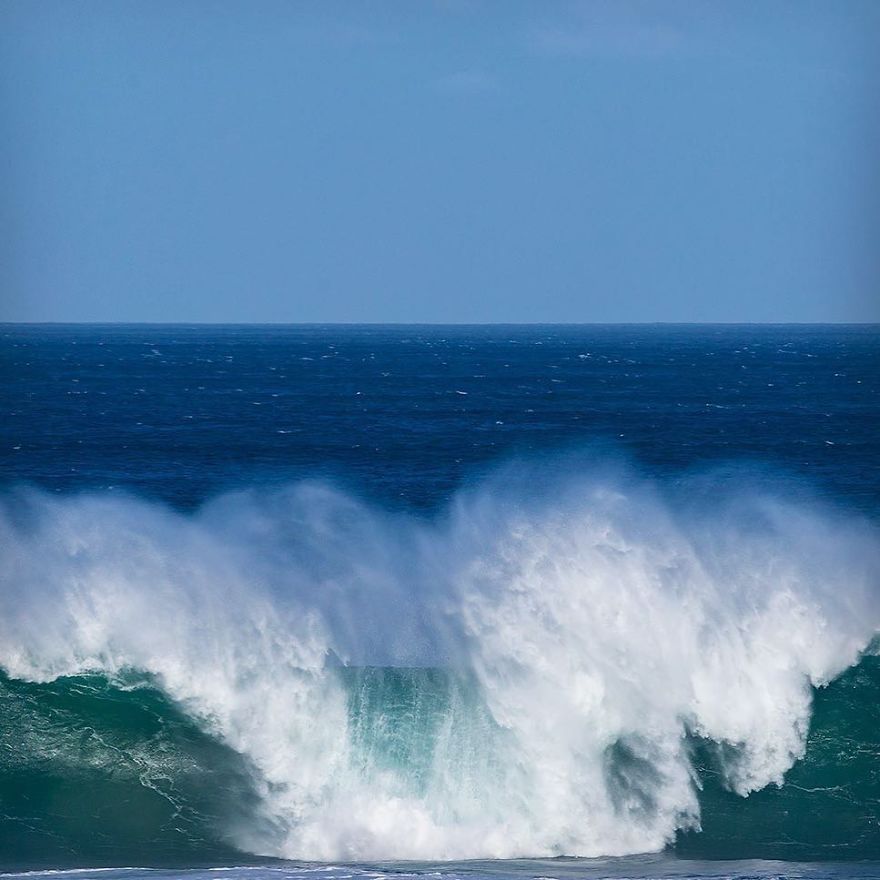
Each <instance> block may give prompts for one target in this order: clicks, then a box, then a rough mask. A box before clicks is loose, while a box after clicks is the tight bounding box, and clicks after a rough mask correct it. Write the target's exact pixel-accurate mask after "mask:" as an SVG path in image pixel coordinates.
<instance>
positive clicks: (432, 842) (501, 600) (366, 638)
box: [0, 464, 880, 864]
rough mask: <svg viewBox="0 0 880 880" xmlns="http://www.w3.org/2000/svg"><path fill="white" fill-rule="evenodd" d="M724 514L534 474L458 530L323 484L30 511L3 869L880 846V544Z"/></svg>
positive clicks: (472, 493) (756, 492) (751, 506)
mask: <svg viewBox="0 0 880 880" xmlns="http://www.w3.org/2000/svg"><path fill="white" fill-rule="evenodd" d="M722 485H723V484H722V483H721V482H720V481H719V480H713V479H710V478H706V479H703V480H698V479H694V480H691V481H689V482H688V483H687V484H684V483H682V482H681V481H680V482H679V483H678V484H676V485H675V486H672V485H658V484H653V483H650V482H648V481H645V480H642V479H640V478H638V477H636V476H634V475H633V474H632V473H627V472H625V471H624V470H623V469H607V468H604V469H599V468H594V469H592V471H588V472H585V471H584V470H583V469H580V468H572V467H570V466H569V465H567V464H560V465H559V466H556V467H549V466H548V467H541V468H536V467H514V466H511V467H509V468H507V469H506V470H504V471H501V472H499V473H497V474H496V475H495V476H494V477H492V478H491V479H488V480H485V481H484V482H483V483H482V484H480V485H479V486H476V487H474V488H473V489H471V490H469V491H464V492H461V493H459V495H458V496H457V497H456V498H455V499H454V500H453V502H452V503H451V504H450V505H449V507H448V508H447V509H446V510H445V511H444V512H443V513H441V514H440V515H438V516H436V517H435V518H433V519H426V518H420V517H417V516H413V515H406V514H393V513H388V512H386V511H384V510H381V509H377V508H374V507H371V506H370V505H368V504H366V503H363V502H361V501H359V500H358V499H356V498H354V497H351V496H350V495H348V494H346V493H344V492H342V491H339V490H337V489H334V488H333V487H331V486H328V485H326V484H320V483H308V482H306V483H300V484H296V485H293V486H290V487H288V488H286V489H284V490H276V491H271V492H266V491H261V492H256V491H253V492H239V493H234V494H228V495H225V496H222V497H220V498H218V499H216V500H214V501H212V502H210V503H208V504H206V505H205V506H203V507H202V508H201V509H200V510H199V511H197V512H196V513H194V514H191V515H185V514H181V513H178V512H174V511H172V510H171V509H169V508H166V507H163V506H161V505H158V504H154V503H149V502H145V501H142V500H138V499H135V498H125V497H119V496H118V495H114V496H112V497H111V496H109V495H103V496H102V495H80V496H72V497H71V496H67V497H49V496H47V495H43V494H39V493H33V492H17V493H14V494H11V495H8V496H7V497H6V498H5V500H4V501H3V506H2V515H0V542H2V547H3V553H2V583H3V590H2V605H0V666H2V668H3V670H5V673H6V675H5V677H4V678H3V680H2V683H0V684H2V690H0V697H2V701H3V706H4V716H3V717H4V719H5V725H4V732H3V736H4V748H3V768H2V789H0V791H2V798H3V807H4V811H5V812H6V813H7V814H9V815H10V816H11V817H12V819H13V820H14V821H15V822H17V823H19V825H18V827H19V828H20V829H24V830H19V831H8V832H6V833H7V834H9V835H12V838H9V839H7V841H6V843H7V844H8V845H9V846H11V847H13V849H9V850H8V851H9V852H13V850H14V848H15V847H19V848H23V849H21V851H22V856H21V858H22V859H23V860H24V859H25V858H26V856H27V854H28V852H30V851H29V850H27V847H29V846H31V847H32V848H33V851H36V850H37V848H38V847H37V844H36V843H35V842H34V841H38V840H42V841H43V847H44V849H43V850H42V851H43V852H46V851H48V850H46V849H45V847H46V846H47V845H48V846H49V847H50V848H51V845H54V844H47V843H46V840H47V838H46V837H45V835H44V834H43V833H42V831H43V830H44V829H51V830H52V833H53V834H54V835H55V839H56V842H57V845H58V847H59V848H60V850H63V851H64V852H66V853H67V862H68V864H69V861H70V858H71V857H75V858H80V859H82V860H84V861H90V862H92V863H94V862H95V860H96V859H102V858H103V859H105V860H107V861H108V862H111V861H116V862H117V863H118V862H119V860H120V859H121V858H123V857H132V858H133V856H132V855H131V854H132V853H133V852H135V851H136V847H137V846H142V847H144V848H145V849H144V851H145V852H151V853H152V854H153V855H152V857H151V859H152V861H155V860H156V859H157V858H160V857H164V855H163V853H164V854H167V856H168V857H169V858H173V857H175V856H176V855H178V854H180V853H188V854H189V855H190V856H192V854H196V855H198V854H200V853H201V854H204V857H205V858H208V857H209V856H210V858H213V859H215V860H216V859H218V858H221V854H222V852H224V849H223V847H226V848H227V850H225V851H227V852H229V853H231V852H233V851H234V850H238V851H244V852H249V853H254V854H261V855H271V856H280V857H287V858H297V859H315V860H329V859H332V860H339V859H351V860H373V859H410V858H412V859H462V858H477V857H493V858H508V857H519V856H553V855H561V854H566V855H578V856H597V855H617V854H627V853H636V852H645V851H651V850H659V849H662V848H663V847H665V846H667V845H669V844H670V843H673V842H674V841H676V840H677V841H678V844H677V845H678V846H679V847H681V848H682V849H683V851H694V852H697V851H699V852H700V853H701V854H703V855H705V854H706V853H705V851H704V850H705V848H706V847H709V848H711V847H712V846H718V847H721V849H724V847H727V849H726V850H725V852H733V851H734V850H736V848H737V846H741V847H742V849H743V850H745V851H747V850H748V845H747V843H746V844H743V841H742V840H739V841H738V840H737V837H736V832H735V830H734V828H733V827H728V824H727V819H726V818H725V817H728V818H730V819H731V821H733V822H740V821H741V816H742V809H744V808H748V809H749V810H750V809H751V805H752V804H753V803H757V807H756V812H757V813H758V815H761V816H763V818H762V819H761V820H760V821H759V822H757V823H755V824H754V829H755V835H756V837H755V838H754V840H753V843H752V849H754V848H755V847H756V846H760V836H761V834H762V833H764V832H768V833H769V832H770V831H771V830H773V829H775V828H776V826H778V830H779V834H780V835H784V834H787V833H789V832H790V831H791V829H794V831H795V832H797V831H798V827H799V826H796V825H791V826H789V825H786V823H787V822H789V818H786V817H790V815H791V812H792V810H791V807H792V800H794V801H797V802H798V803H801V802H803V803H804V804H806V805H809V806H810V808H814V807H815V805H816V803H820V804H821V803H824V799H826V798H832V799H833V798H838V800H834V801H833V802H834V804H835V807H834V809H835V810H837V809H838V807H839V806H840V804H845V805H846V804H849V805H850V806H851V807H852V810H851V812H853V813H854V815H855V814H858V816H859V817H861V819H860V821H861V825H860V827H861V828H862V829H863V830H864V834H865V835H866V836H864V838H863V839H862V840H861V844H860V843H859V841H856V840H855V838H854V837H853V831H852V827H851V826H850V827H849V828H848V830H846V831H845V832H844V830H843V829H840V834H841V840H842V841H844V842H847V843H849V844H851V845H854V846H859V845H862V846H863V849H864V847H868V848H869V849H870V848H871V847H874V850H873V851H874V852H876V851H877V850H880V846H878V842H877V834H876V831H874V830H873V828H874V827H875V826H876V822H874V823H873V825H872V822H871V820H870V816H869V815H868V812H870V810H869V808H868V806H867V805H868V804H870V803H872V802H876V798H877V793H878V789H877V788H876V787H875V785H874V776H875V775H876V771H874V770H871V771H870V772H867V771H866V769H865V767H864V766H862V764H860V763H859V762H863V761H864V760H866V758H865V755H866V753H867V752H868V751H869V750H870V749H871V748H874V745H873V740H872V738H873V739H876V734H875V731H876V730H877V727H876V725H873V726H872V725H869V724H867V722H866V721H865V719H866V718H868V714H869V712H868V714H866V711H867V710H866V707H865V705H864V704H863V698H864V699H865V700H867V701H868V703H869V704H870V705H876V703H877V701H876V699H875V698H876V695H877V693H878V690H877V689H878V687H880V679H878V672H877V668H876V663H875V661H874V659H873V657H867V658H865V659H863V658H864V655H865V653H866V652H868V653H870V651H869V647H870V644H871V641H872V639H873V637H874V634H875V632H876V631H877V628H878V623H880V593H878V575H880V540H878V530H877V528H876V526H875V525H872V524H870V523H868V522H865V521H861V520H858V519H855V518H852V517H850V516H849V515H847V514H844V513H843V512H841V511H839V510H836V509H833V508H831V507H829V506H827V505H824V504H823V503H821V502H819V501H811V500H807V499H805V498H804V497H803V495H800V496H798V497H796V498H792V497H785V496H784V495H782V494H774V493H773V492H772V491H770V490H768V489H766V488H765V487H764V488H762V487H760V486H759V485H758V484H756V483H750V482H749V481H747V480H745V478H743V479H742V480H740V481H739V487H740V488H738V489H732V488H727V489H720V488H719V487H720V486H722ZM728 485H729V483H728ZM860 660H861V661H862V662H861V664H860V665H859V666H857V667H856V669H855V670H854V671H851V672H849V673H847V675H846V676H844V677H843V678H840V679H839V680H838V681H836V682H834V684H832V685H831V686H830V687H829V688H828V689H827V690H824V691H823V690H819V691H818V692H817V690H816V689H822V688H824V687H825V686H826V685H828V684H829V683H830V682H833V681H834V680H835V679H837V678H838V676H840V675H841V673H843V672H844V671H845V670H847V669H849V668H850V667H853V666H854V665H855V664H857V663H859V661H860ZM814 701H815V702H817V703H818V704H819V707H820V709H821V712H819V713H817V721H816V723H815V724H814V725H813V733H812V734H810V722H811V717H812V711H813V704H814ZM853 701H856V705H850V703H852V702H853ZM860 713H861V714H860ZM820 717H821V719H822V723H821V724H819V723H818V722H819V719H820ZM859 719H861V721H860V720H859ZM817 725H818V726H817ZM853 725H855V727H854V726H853ZM817 730H818V731H819V733H818V736H819V739H818V740H817V739H816V736H817V733H816V731H817ZM809 736H812V739H809V740H808V737H809ZM808 742H809V746H808ZM871 757H872V758H873V754H872V755H871ZM796 762H797V766H796V767H795V769H794V770H793V771H792V774H793V778H794V776H797V778H798V779H799V780H800V782H798V783H797V785H798V788H797V789H795V788H794V787H793V786H792V785H791V784H789V785H786V786H783V787H782V788H778V789H776V788H775V786H779V785H781V784H782V783H783V778H784V775H785V774H786V773H787V772H788V771H789V770H791V768H792V767H793V765H795V764H796ZM854 768H855V769H854ZM847 774H849V775H847ZM817 780H818V784H816V785H813V784H812V783H813V782H816V781H817ZM802 783H804V784H802ZM768 786H769V787H770V790H767V788H768ZM774 789H775V794H774ZM803 789H813V790H812V791H803ZM16 792H18V793H19V794H18V795H16V794H15V793H16ZM753 793H759V794H757V795H755V794H753ZM746 795H751V796H750V797H749V798H748V799H747V800H743V797H744V796H746ZM774 798H775V800H774ZM123 803H125V804H128V806H126V807H120V806H119V804H123ZM701 803H702V807H703V810H702V813H701ZM829 803H831V801H829ZM805 809H806V808H805ZM871 809H873V808H871ZM786 811H787V812H786ZM874 812H876V810H874ZM783 813H785V816H783V815H782V814H783ZM795 813H796V814H797V810H795ZM844 813H846V809H844V810H843V811H840V812H838V815H840V816H843V815H844ZM846 815H849V813H846ZM737 816H740V819H737V818H736V817H737ZM774 817H775V818H774ZM841 821H843V819H841ZM854 821H855V820H854ZM774 822H776V825H774ZM701 823H702V824H703V825H705V826H706V828H707V830H708V831H709V832H710V833H709V835H708V837H707V835H705V834H704V835H700V834H698V833H697V832H698V830H699V828H700V826H701ZM780 823H781V824H780ZM832 824H833V823H832ZM745 825H746V826H747V825H748V821H746V822H745ZM801 827H802V826H801ZM823 828H824V831H825V837H820V838H816V839H817V840H820V841H821V840H825V841H826V842H827V844H828V847H829V848H830V849H829V851H831V850H833V848H834V846H835V845H836V843H837V842H840V841H838V840H837V838H835V836H834V828H833V827H829V825H828V823H825V824H824V825H823ZM786 829H789V831H786ZM773 833H776V832H775V830H774V831H773ZM13 838H14V839H13ZM780 839H781V838H780ZM712 841H714V843H712ZM792 842H793V844H796V843H797V840H795V839H794V838H792ZM783 843H784V841H783ZM65 847H66V849H65ZM102 847H103V849H102ZM126 847H128V849H126V850H125V852H122V851H121V850H120V848H122V849H125V848H126ZM71 853H75V856H71ZM741 854H742V853H741ZM745 854H748V853H745ZM750 854H752V855H756V854H759V853H756V852H751V853H750ZM801 855H802V853H801ZM129 863H131V862H129Z"/></svg>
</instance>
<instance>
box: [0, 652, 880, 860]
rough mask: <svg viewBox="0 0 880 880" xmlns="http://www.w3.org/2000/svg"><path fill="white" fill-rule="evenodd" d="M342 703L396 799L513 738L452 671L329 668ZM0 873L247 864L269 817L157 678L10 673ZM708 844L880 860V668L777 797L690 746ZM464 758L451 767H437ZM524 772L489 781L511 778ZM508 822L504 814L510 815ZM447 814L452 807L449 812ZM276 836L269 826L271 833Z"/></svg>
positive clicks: (817, 711) (645, 788)
mask: <svg viewBox="0 0 880 880" xmlns="http://www.w3.org/2000/svg"><path fill="white" fill-rule="evenodd" d="M331 674H332V675H334V676H337V677H338V678H339V680H340V681H341V683H342V684H343V686H344V689H345V692H346V695H347V706H348V717H349V730H350V734H351V743H352V747H351V749H350V751H349V758H348V760H349V761H350V763H351V764H352V767H350V768H349V769H350V770H352V771H353V772H356V773H357V774H358V776H359V778H360V779H361V781H365V782H369V780H370V779H373V780H375V781H376V782H377V784H379V778H380V777H381V778H382V783H381V784H382V785H383V786H384V787H385V791H386V795H387V777H388V776H389V775H390V776H393V777H394V778H395V780H396V784H397V785H398V786H399V792H400V795H401V796H402V797H407V796H409V797H422V798H424V797H426V796H427V795H428V790H429V789H430V788H431V786H435V785H436V782H437V778H438V774H440V775H443V774H452V775H453V776H454V775H456V774H458V775H459V776H460V777H461V778H466V777H468V776H469V775H470V774H471V771H473V770H474V766H471V767H470V768H468V767H463V766H461V763H462V762H465V763H466V762H467V761H471V762H472V764H473V765H475V764H480V765H481V766H480V768H479V769H480V772H481V773H485V772H487V771H486V767H485V766H484V765H485V763H486V761H487V760H488V762H489V763H490V764H491V763H492V762H493V761H496V762H500V761H501V760H502V759H503V755H504V751H503V738H504V735H505V734H504V730H503V729H501V728H500V727H499V726H498V725H497V724H496V723H495V722H494V721H493V720H492V719H491V717H490V715H489V713H488V712H487V710H486V708H485V705H484V704H483V702H482V700H481V698H480V695H479V690H478V689H477V688H476V686H475V684H474V683H473V682H472V681H469V680H467V679H463V678H460V677H458V676H455V675H452V674H450V673H449V672H446V671H444V670H441V669H398V668H387V669H382V668H376V667H368V668H347V667H343V668H340V669H337V670H334V671H333V672H332V673H331ZM0 712H2V717H3V719H4V723H3V727H2V731H0V756H2V758H0V809H2V812H3V814H4V821H3V822H0V854H2V855H0V864H2V867H3V868H5V869H15V868H20V867H24V866H29V867H38V866H51V865H54V864H64V865H66V866H68V867H71V866H74V865H90V866H98V865H119V864H135V863H136V864H144V865H173V864H187V865H193V864H199V863H204V864H214V865H217V864H224V863H226V864H229V863H233V862H234V863H238V864H241V863H242V862H247V861H249V860H252V859H253V858H254V857H253V855H249V854H245V853H243V852H241V851H239V850H237V849H236V847H235V846H233V845H232V844H231V843H230V840H232V839H234V837H235V829H236V828H240V827H241V826H245V825H246V826H248V827H249V828H250V829H251V833H253V831H254V829H255V828H257V827H259V826H260V825H261V824H263V825H267V824H270V820H269V819H267V817H266V816H265V815H264V813H263V810H262V809H261V791H260V786H259V784H258V782H257V781H256V778H255V776H254V773H253V769H252V768H251V767H249V765H248V762H247V760H246V759H245V758H243V757H242V756H241V755H239V754H238V753H236V752H235V751H233V750H232V749H230V748H229V747H228V746H226V745H224V744H222V743H221V742H219V741H218V740H216V739H215V738H213V737H212V736H211V735H210V734H209V733H206V732H205V722H204V720H199V721H197V720H195V719H193V718H191V717H189V716H188V715H187V714H186V713H185V712H184V711H183V710H182V709H181V708H180V707H178V706H176V705H174V704H173V703H172V702H171V701H169V700H168V699H167V698H166V697H165V696H164V695H163V694H162V692H161V691H160V690H158V689H157V688H156V687H154V686H153V685H152V683H151V682H150V680H149V678H146V677H143V676H138V675H136V674H131V675H128V676H125V677H122V678H119V677H116V678H114V679H112V680H111V679H108V678H107V677H104V676H99V675H88V676H73V677H66V678H60V679H58V680H56V681H54V682H50V683H33V682H23V681H17V680H13V679H10V678H8V677H6V676H0ZM689 748H690V749H691V753H692V761H693V766H694V768H695V772H696V774H697V783H698V785H699V789H700V791H699V800H700V808H701V822H702V830H700V831H697V830H691V831H685V832H680V833H679V834H678V836H677V838H676V840H675V842H674V844H673V845H672V849H673V850H674V851H675V853H676V854H677V855H680V856H684V857H687V858H705V859H713V858H766V859H797V860H825V859H847V860H851V859H877V858H880V762H878V755H880V659H878V658H877V657H874V656H870V657H866V658H864V659H863V660H862V662H861V663H860V664H859V665H858V666H857V667H855V668H853V669H851V670H849V671H847V672H846V673H844V674H843V675H842V676H841V677H839V678H838V679H837V680H836V681H834V682H832V683H831V684H830V685H829V686H828V687H826V688H822V689H819V690H817V691H816V692H815V694H814V713H813V718H812V723H811V727H810V732H809V735H808V739H807V750H806V754H805V756H804V757H803V758H802V759H801V760H799V761H798V762H796V763H795V765H794V766H793V767H792V769H791V770H790V771H789V772H788V774H787V775H786V777H785V782H784V784H783V785H782V786H780V787H776V786H770V787H768V788H765V789H763V790H761V791H757V792H753V793H752V794H751V795H749V796H748V797H747V798H743V797H740V796H739V795H737V794H735V793H733V792H732V791H730V790H728V789H727V788H725V786H724V784H723V782H722V780H723V779H724V778H726V774H725V772H724V770H725V767H724V765H725V763H726V762H727V763H729V762H732V761H733V762H735V761H736V760H737V757H738V756H737V750H736V748H735V747H733V746H731V745H729V744H728V745H724V746H722V745H720V744H718V743H714V742H712V741H709V740H705V739H700V738H698V737H691V739H690V743H689ZM450 755H454V756H455V760H456V761H457V762H458V763H457V766H454V767H439V766H438V762H441V761H443V760H445V759H446V758H448V757H449V756H450ZM512 769H515V768H505V767H503V766H495V767H494V768H490V771H489V772H496V773H498V774H504V773H505V772H511V770H512ZM605 772H606V774H607V776H608V779H609V780H610V783H611V784H612V785H613V786H616V787H617V791H618V794H619V802H618V808H619V809H620V810H621V821H630V820H631V818H632V810H633V805H634V803H637V804H638V808H639V809H642V810H645V811H650V810H651V809H653V808H654V804H653V803H652V798H651V795H650V785H649V784H646V779H649V777H650V774H651V773H652V772H653V771H652V768H651V767H650V766H647V765H646V764H645V762H644V760H643V759H642V758H640V757H639V756H638V755H637V754H636V752H635V751H634V750H633V749H632V748H630V747H629V746H628V745H627V744H626V743H624V742H618V743H616V744H615V745H614V746H612V747H609V749H608V750H607V754H606V769H605ZM499 807H501V808H503V807H504V805H499ZM441 808H442V805H441ZM264 830H265V832H266V833H267V834H268V833H271V832H272V829H271V828H268V827H266V828H265V829H264Z"/></svg>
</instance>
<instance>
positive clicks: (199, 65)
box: [0, 0, 880, 322]
mask: <svg viewBox="0 0 880 880" xmlns="http://www.w3.org/2000/svg"><path fill="white" fill-rule="evenodd" d="M878 56H880V0H821V2H817V0H760V2H751V0H729V2H718V0H682V2H675V0H649V2H637V0H608V2H604V0H572V2H568V0H535V2H531V3H521V2H517V0H495V2H488V0H487V2H480V0H470V2H469V0H446V2H439V0H437V2H429V0H424V2H417V0H401V2H383V0H371V2H367V0H363V2H332V0H321V2H317V0H316V2H293V0H290V2H273V0H262V2H259V0H255V2H244V0H243V2H224V0H214V2H209V0H201V2H191V0H149V2H147V0H144V2H129V0H112V2H101V0H97V2H83V0H62V2H50V0H3V2H2V4H0V187H2V193H0V320H33V321H47V320H49V321H92V320H100V321H261V322H262V321H265V322H272V321H284V322H300V321H378V322H384V321H429V322H471V321H474V322H484V321H499V322H508V321H509V322H519V321H538V322H544V321H546V322H557V321H560V322H565V321H578V322H580V321H867V320H875V321H876V320H880V82H878V72H880V64H878V61H880V58H878Z"/></svg>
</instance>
